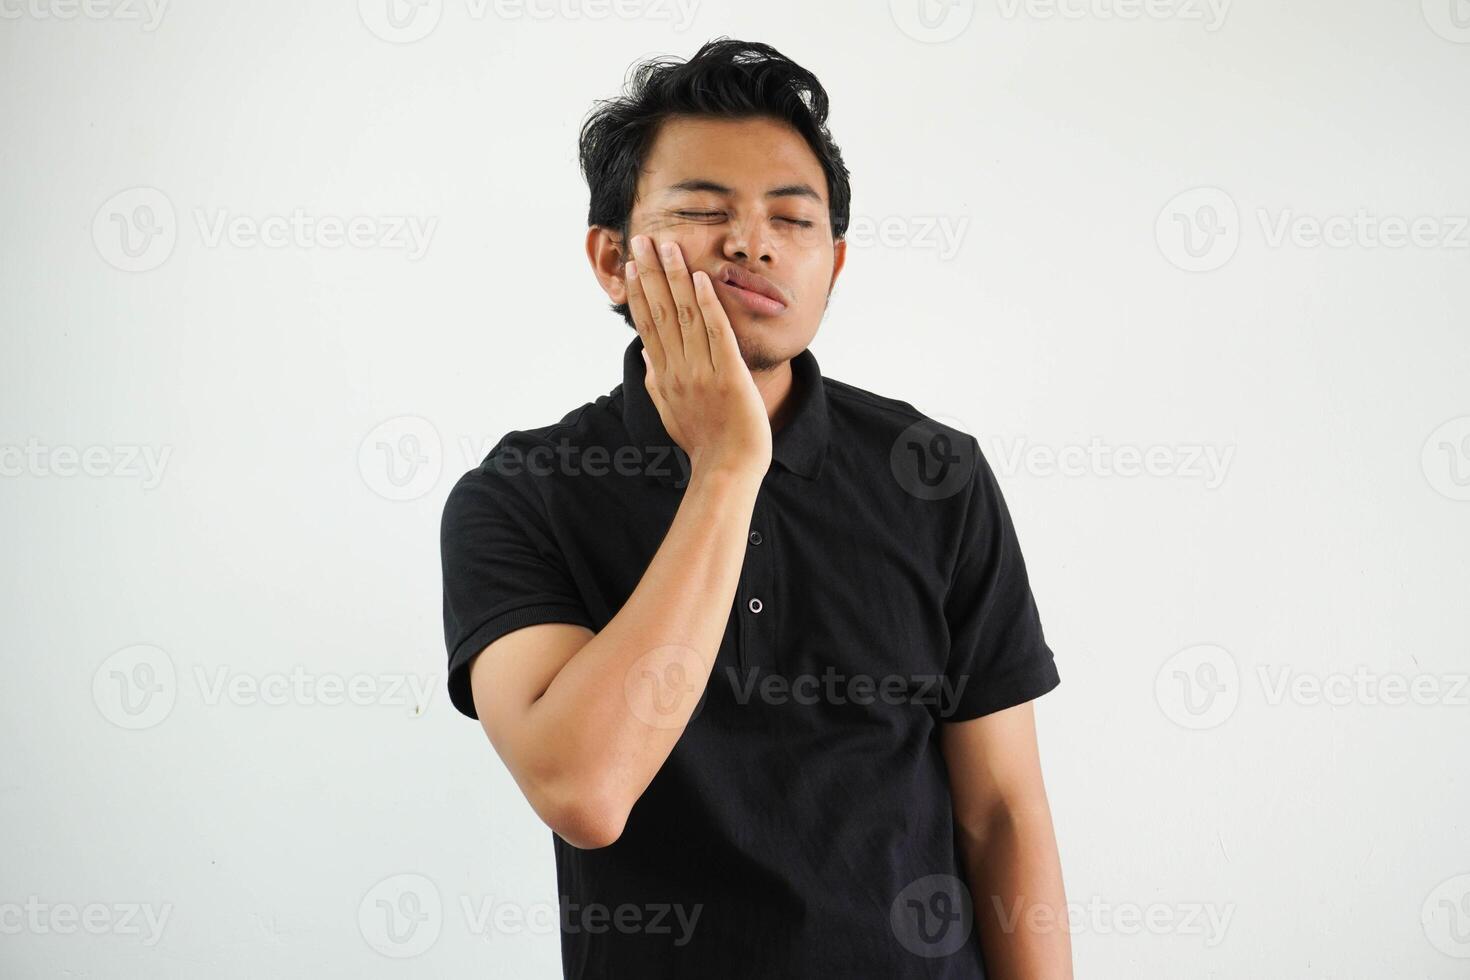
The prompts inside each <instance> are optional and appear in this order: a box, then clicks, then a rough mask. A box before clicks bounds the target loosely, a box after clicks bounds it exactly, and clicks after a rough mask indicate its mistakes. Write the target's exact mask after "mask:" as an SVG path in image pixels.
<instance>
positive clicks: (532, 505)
mask: <svg viewBox="0 0 1470 980" xmlns="http://www.w3.org/2000/svg"><path fill="white" fill-rule="evenodd" d="M503 445H504V443H503V442H502V446H498V447H497V450H496V452H492V453H491V454H490V456H489V457H487V458H486V461H485V462H484V463H482V464H481V465H480V467H479V468H478V469H474V470H471V471H470V472H468V473H466V474H464V476H462V477H460V479H459V481H458V482H457V483H456V484H455V485H454V488H453V489H452V490H450V492H449V497H448V499H447V500H446V501H445V504H444V514H443V518H442V520H441V521H440V529H439V553H440V560H441V565H442V569H443V577H444V641H445V645H446V646H447V647H448V651H449V673H448V684H449V699H450V701H451V702H452V703H453V704H454V706H455V707H456V708H457V709H459V711H460V712H462V713H463V714H465V715H468V716H469V717H471V718H476V717H478V715H477V714H476V712H475V705H474V699H473V698H472V697H471V694H470V664H471V663H472V662H473V661H474V659H475V656H476V655H477V654H478V653H479V652H480V651H481V650H483V649H485V647H486V646H488V645H489V644H490V643H491V642H493V641H495V640H497V639H499V638H500V637H502V636H504V635H505V634H506V633H510V632H513V631H514V630H518V629H521V628H522V627H525V626H532V625H535V624H538V623H574V624H577V625H581V626H586V627H587V628H588V629H594V628H595V627H594V626H593V623H592V620H591V618H590V617H589V616H588V614H587V610H586V607H585V603H583V601H582V599H581V596H580V594H579V592H578V590H577V588H576V586H575V585H574V583H573V581H572V577H571V575H570V573H569V572H568V571H567V569H566V567H565V562H564V560H563V558H562V555H561V552H560V549H558V548H557V546H556V541H555V537H554V535H553V534H552V533H551V529H550V528H549V526H548V523H547V521H546V517H545V513H544V507H543V506H542V505H541V503H540V496H539V495H538V494H537V492H536V488H535V486H534V485H533V484H534V481H535V480H536V479H537V477H535V476H534V475H530V474H528V473H527V472H526V470H524V469H520V470H518V471H511V470H509V469H507V470H506V471H505V472H502V469H501V468H498V467H497V466H496V465H495V460H496V458H497V455H498V452H499V450H500V449H501V448H502V447H503Z"/></svg>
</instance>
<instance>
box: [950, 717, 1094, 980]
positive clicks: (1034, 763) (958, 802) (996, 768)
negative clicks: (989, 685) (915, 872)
mask: <svg viewBox="0 0 1470 980" xmlns="http://www.w3.org/2000/svg"><path fill="white" fill-rule="evenodd" d="M940 746H941V749H942V750H943V752H944V757H945V763H946V765H947V766H948V769H949V778H950V788H951V794H952V796H953V798H954V815H955V829H956V837H957V839H958V840H959V843H960V852H961V856H962V858H963V860H964V863H965V868H966V871H967V875H968V878H969V887H970V892H971V894H972V896H973V898H974V900H975V924H976V926H977V927H978V928H979V930H980V938H981V945H982V946H983V947H984V949H985V966H986V969H987V971H988V975H989V976H990V977H992V978H993V980H1071V977H1072V943H1071V937H1070V936H1069V935H1068V932H1067V907H1066V901H1067V899H1066V894H1065V893H1064V891H1063V888H1062V868H1061V860H1060V858H1059V856H1058V854H1057V842H1056V835H1055V833H1054V832H1053V830H1052V822H1051V809H1050V807H1049V806H1048V805H1047V800H1046V788H1045V787H1044V785H1043V784H1042V779H1041V761H1040V757H1039V753H1038V751H1037V747H1036V725H1035V721H1034V716H1033V712H1032V708H1031V704H1030V702H1025V703H1023V704H1019V705H1017V706H1015V707H1013V708H1007V709H1005V710H1002V711H997V712H994V713H993V714H988V715H983V716H981V717H979V718H975V719H972V720H969V721H962V722H955V723H947V724H945V725H943V727H942V729H941V733H940Z"/></svg>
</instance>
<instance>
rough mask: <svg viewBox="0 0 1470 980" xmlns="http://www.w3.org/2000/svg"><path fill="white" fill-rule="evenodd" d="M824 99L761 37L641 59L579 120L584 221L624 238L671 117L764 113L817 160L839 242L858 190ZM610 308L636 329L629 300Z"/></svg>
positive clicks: (818, 87) (811, 78)
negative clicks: (683, 56) (619, 87)
mask: <svg viewBox="0 0 1470 980" xmlns="http://www.w3.org/2000/svg"><path fill="white" fill-rule="evenodd" d="M827 105H828V103H827V90H826V89H824V88H823V87H822V83H821V82H819V81H817V76H815V75H813V74H812V73H811V72H809V71H807V70H806V69H805V68H803V67H801V66H800V65H798V64H797V63H796V62H794V61H792V60H791V59H790V58H788V57H786V56H785V55H783V54H782V53H781V52H779V51H777V50H776V49H775V48H773V47H771V46H770V45H769V44H761V43H759V42H757V41H736V40H731V39H730V38H728V37H718V38H715V39H714V40H712V41H709V42H708V43H706V44H705V45H704V46H703V47H701V48H700V49H699V50H698V51H697V52H696V53H695V54H694V57H692V58H690V59H689V60H688V61H680V60H679V59H677V58H668V57H662V58H654V59H651V60H648V61H644V62H642V63H640V64H637V65H635V66H634V67H633V68H632V69H631V70H630V71H629V78H628V80H627V82H626V84H625V86H624V92H623V95H622V96H621V97H619V98H615V99H604V100H600V101H599V102H598V103H597V106H596V108H594V109H593V111H592V112H591V113H590V114H589V115H588V117H587V119H586V120H585V121H584V122H583V124H582V132H581V137H580V140H579V156H580V160H581V166H582V176H583V177H584V178H586V180H587V190H588V192H589V194H590V196H591V200H590V203H589V205H588V208H587V225H588V227H603V228H610V229H614V230H616V231H617V232H618V235H619V237H620V239H621V240H622V241H624V242H626V241H627V240H628V232H629V228H628V225H629V218H630V216H631V214H632V212H633V201H634V197H635V195H636V193H637V190H638V174H639V172H640V171H641V170H642V167H643V163H644V161H645V160H646V158H647V155H648V152H649V150H650V149H652V147H653V142H654V139H655V137H657V135H658V131H659V127H660V125H662V123H663V122H664V121H665V120H667V119H668V118H670V117H671V116H678V115H690V116H705V117H719V118H727V119H751V118H761V117H764V118H769V119H774V120H777V121H779V122H785V123H788V124H790V125H791V126H792V127H793V128H795V129H796V131H797V132H798V133H800V134H801V136H802V138H803V139H805V140H806V143H807V145H808V146H810V147H811V150H812V153H814V154H815V155H816V157H817V160H818V161H819V162H820V163H821V165H822V171H823V173H825V174H826V176H827V201H828V204H829V212H830V219H831V224H832V239H833V240H834V241H836V240H837V239H839V238H841V237H842V236H843V235H844V234H845V233H846V232H847V222H848V209H849V207H850V203H851V198H852V190H851V188H850V186H849V185H848V172H847V166H846V165H845V164H844V163H843V162H842V152H841V151H840V150H839V149H838V148H837V145H836V144H835V143H833V142H832V137H831V135H830V134H829V133H828V132H827ZM612 310H613V311H614V312H615V313H619V314H621V315H622V317H623V320H624V321H626V322H627V324H628V326H630V327H631V326H633V315H632V313H630V312H629V310H628V304H627V303H617V304H613V305H612Z"/></svg>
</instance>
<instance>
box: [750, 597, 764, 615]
mask: <svg viewBox="0 0 1470 980" xmlns="http://www.w3.org/2000/svg"><path fill="white" fill-rule="evenodd" d="M764 608H765V606H763V605H762V604H761V601H760V600H759V599H752V600H750V611H751V612H753V613H758V612H760V611H761V610H762V609H764Z"/></svg>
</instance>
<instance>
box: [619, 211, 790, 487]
mask: <svg viewBox="0 0 1470 980" xmlns="http://www.w3.org/2000/svg"><path fill="white" fill-rule="evenodd" d="M632 244H633V257H634V261H632V262H629V263H628V264H627V265H626V266H625V268H624V276H625V278H626V280H627V285H628V307H629V309H630V310H631V311H632V314H633V325H634V327H635V328H636V329H637V331H638V336H639V337H641V338H642V340H643V351H644V361H645V362H646V363H647V364H648V371H647V373H646V375H645V377H644V386H645V387H646V388H647V389H648V394H649V396H650V397H651V398H652V399H653V403H654V405H655V406H656V407H657V408H658V414H659V417H660V418H661V419H662V420H663V423H664V428H665V429H667V430H668V433H669V435H670V436H672V437H673V439H674V441H675V442H676V443H678V444H679V447H680V448H681V449H683V450H684V452H686V453H688V454H689V459H690V464H691V466H692V467H693V469H694V470H696V471H698V470H700V469H701V468H702V467H703V468H706V469H708V470H719V469H728V470H732V471H735V472H741V473H744V472H755V473H757V474H760V475H764V474H765V472H766V470H767V469H769V468H770V465H771V424H770V420H769V418H768V416H767V414H766V406H765V402H763V401H762V400H761V396H760V391H759V389H757V388H756V385H755V379H754V378H752V377H751V376H750V370H749V368H747V367H746V366H745V361H744V359H743V358H741V356H740V346H739V344H738V343H737V342H736V340H735V331H734V330H733V329H732V328H731V326H730V318H729V317H728V316H727V315H726V314H725V309H724V307H723V306H721V305H720V301H719V298H718V297H717V296H716V295H715V288H714V284H713V283H712V282H711V281H710V277H709V274H708V273H706V272H695V273H693V274H692V275H691V274H690V272H689V268H688V267H687V266H686V265H685V264H684V255H683V252H682V251H681V250H680V248H679V245H678V243H677V242H674V241H666V242H663V243H662V245H661V248H660V249H659V250H658V251H657V252H656V251H655V250H654V247H653V245H654V243H653V241H652V239H650V238H649V237H648V236H647V235H636V236H634V237H633V242H632ZM660 256H661V258H660Z"/></svg>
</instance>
